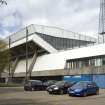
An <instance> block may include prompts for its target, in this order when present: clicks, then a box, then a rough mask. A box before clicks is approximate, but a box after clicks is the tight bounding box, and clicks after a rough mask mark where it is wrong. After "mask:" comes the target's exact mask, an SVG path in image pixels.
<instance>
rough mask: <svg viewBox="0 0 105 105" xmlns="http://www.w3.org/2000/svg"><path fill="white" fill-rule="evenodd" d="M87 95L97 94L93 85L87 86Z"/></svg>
mask: <svg viewBox="0 0 105 105" xmlns="http://www.w3.org/2000/svg"><path fill="white" fill-rule="evenodd" d="M87 93H88V94H94V93H95V89H94V87H93V84H92V83H88V84H87Z"/></svg>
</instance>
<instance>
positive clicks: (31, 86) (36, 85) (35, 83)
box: [24, 80, 45, 91]
mask: <svg viewBox="0 0 105 105" xmlns="http://www.w3.org/2000/svg"><path fill="white" fill-rule="evenodd" d="M44 89H45V87H44V85H43V82H42V81H40V80H28V82H27V83H25V84H24V90H26V91H32V90H44Z"/></svg>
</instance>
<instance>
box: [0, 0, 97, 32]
mask: <svg viewBox="0 0 105 105" xmlns="http://www.w3.org/2000/svg"><path fill="white" fill-rule="evenodd" d="M7 2H8V6H6V7H3V8H1V10H2V11H3V13H0V20H4V21H5V22H6V23H7V24H10V23H9V21H6V20H5V19H4V18H5V17H6V18H7V17H9V16H13V17H14V18H15V20H14V19H12V20H11V21H12V22H13V24H14V25H13V24H12V25H13V26H15V25H16V27H12V25H11V24H10V26H9V27H10V28H13V30H12V32H14V31H16V29H20V28H21V27H24V26H25V25H28V24H43V25H50V26H58V27H63V28H65V29H68V30H71V31H76V32H86V33H89V32H90V34H91V33H92V32H93V33H94V32H95V33H97V29H98V20H99V19H98V14H99V0H7ZM0 23H1V24H3V21H0ZM6 31H10V30H9V28H6Z"/></svg>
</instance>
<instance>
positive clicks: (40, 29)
mask: <svg viewBox="0 0 105 105" xmlns="http://www.w3.org/2000/svg"><path fill="white" fill-rule="evenodd" d="M5 41H6V42H7V43H8V47H9V48H10V51H11V55H12V59H11V63H10V64H11V65H10V68H9V69H10V71H11V77H12V80H13V81H14V82H18V83H21V82H23V81H24V78H25V76H26V75H27V76H28V77H30V78H31V79H40V80H43V81H44V80H49V79H55V80H62V79H64V80H71V81H80V80H93V81H95V82H97V83H98V85H99V86H100V87H101V88H105V84H104V83H105V75H104V74H105V70H104V65H105V45H104V44H96V42H97V39H95V38H92V37H88V36H84V35H81V34H77V33H73V32H70V31H67V30H63V29H60V28H55V27H48V26H41V25H30V26H28V27H26V28H24V29H22V30H20V31H19V32H17V33H15V34H13V35H10V36H9V37H7V38H6V39H5ZM6 71H8V70H5V73H3V74H2V79H5V80H6V78H7V77H8V76H9V75H8V74H9V73H8V72H6ZM2 79H1V80H2Z"/></svg>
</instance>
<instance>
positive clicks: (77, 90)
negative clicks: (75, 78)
mask: <svg viewBox="0 0 105 105" xmlns="http://www.w3.org/2000/svg"><path fill="white" fill-rule="evenodd" d="M74 91H75V92H81V91H82V89H76V90H74Z"/></svg>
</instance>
